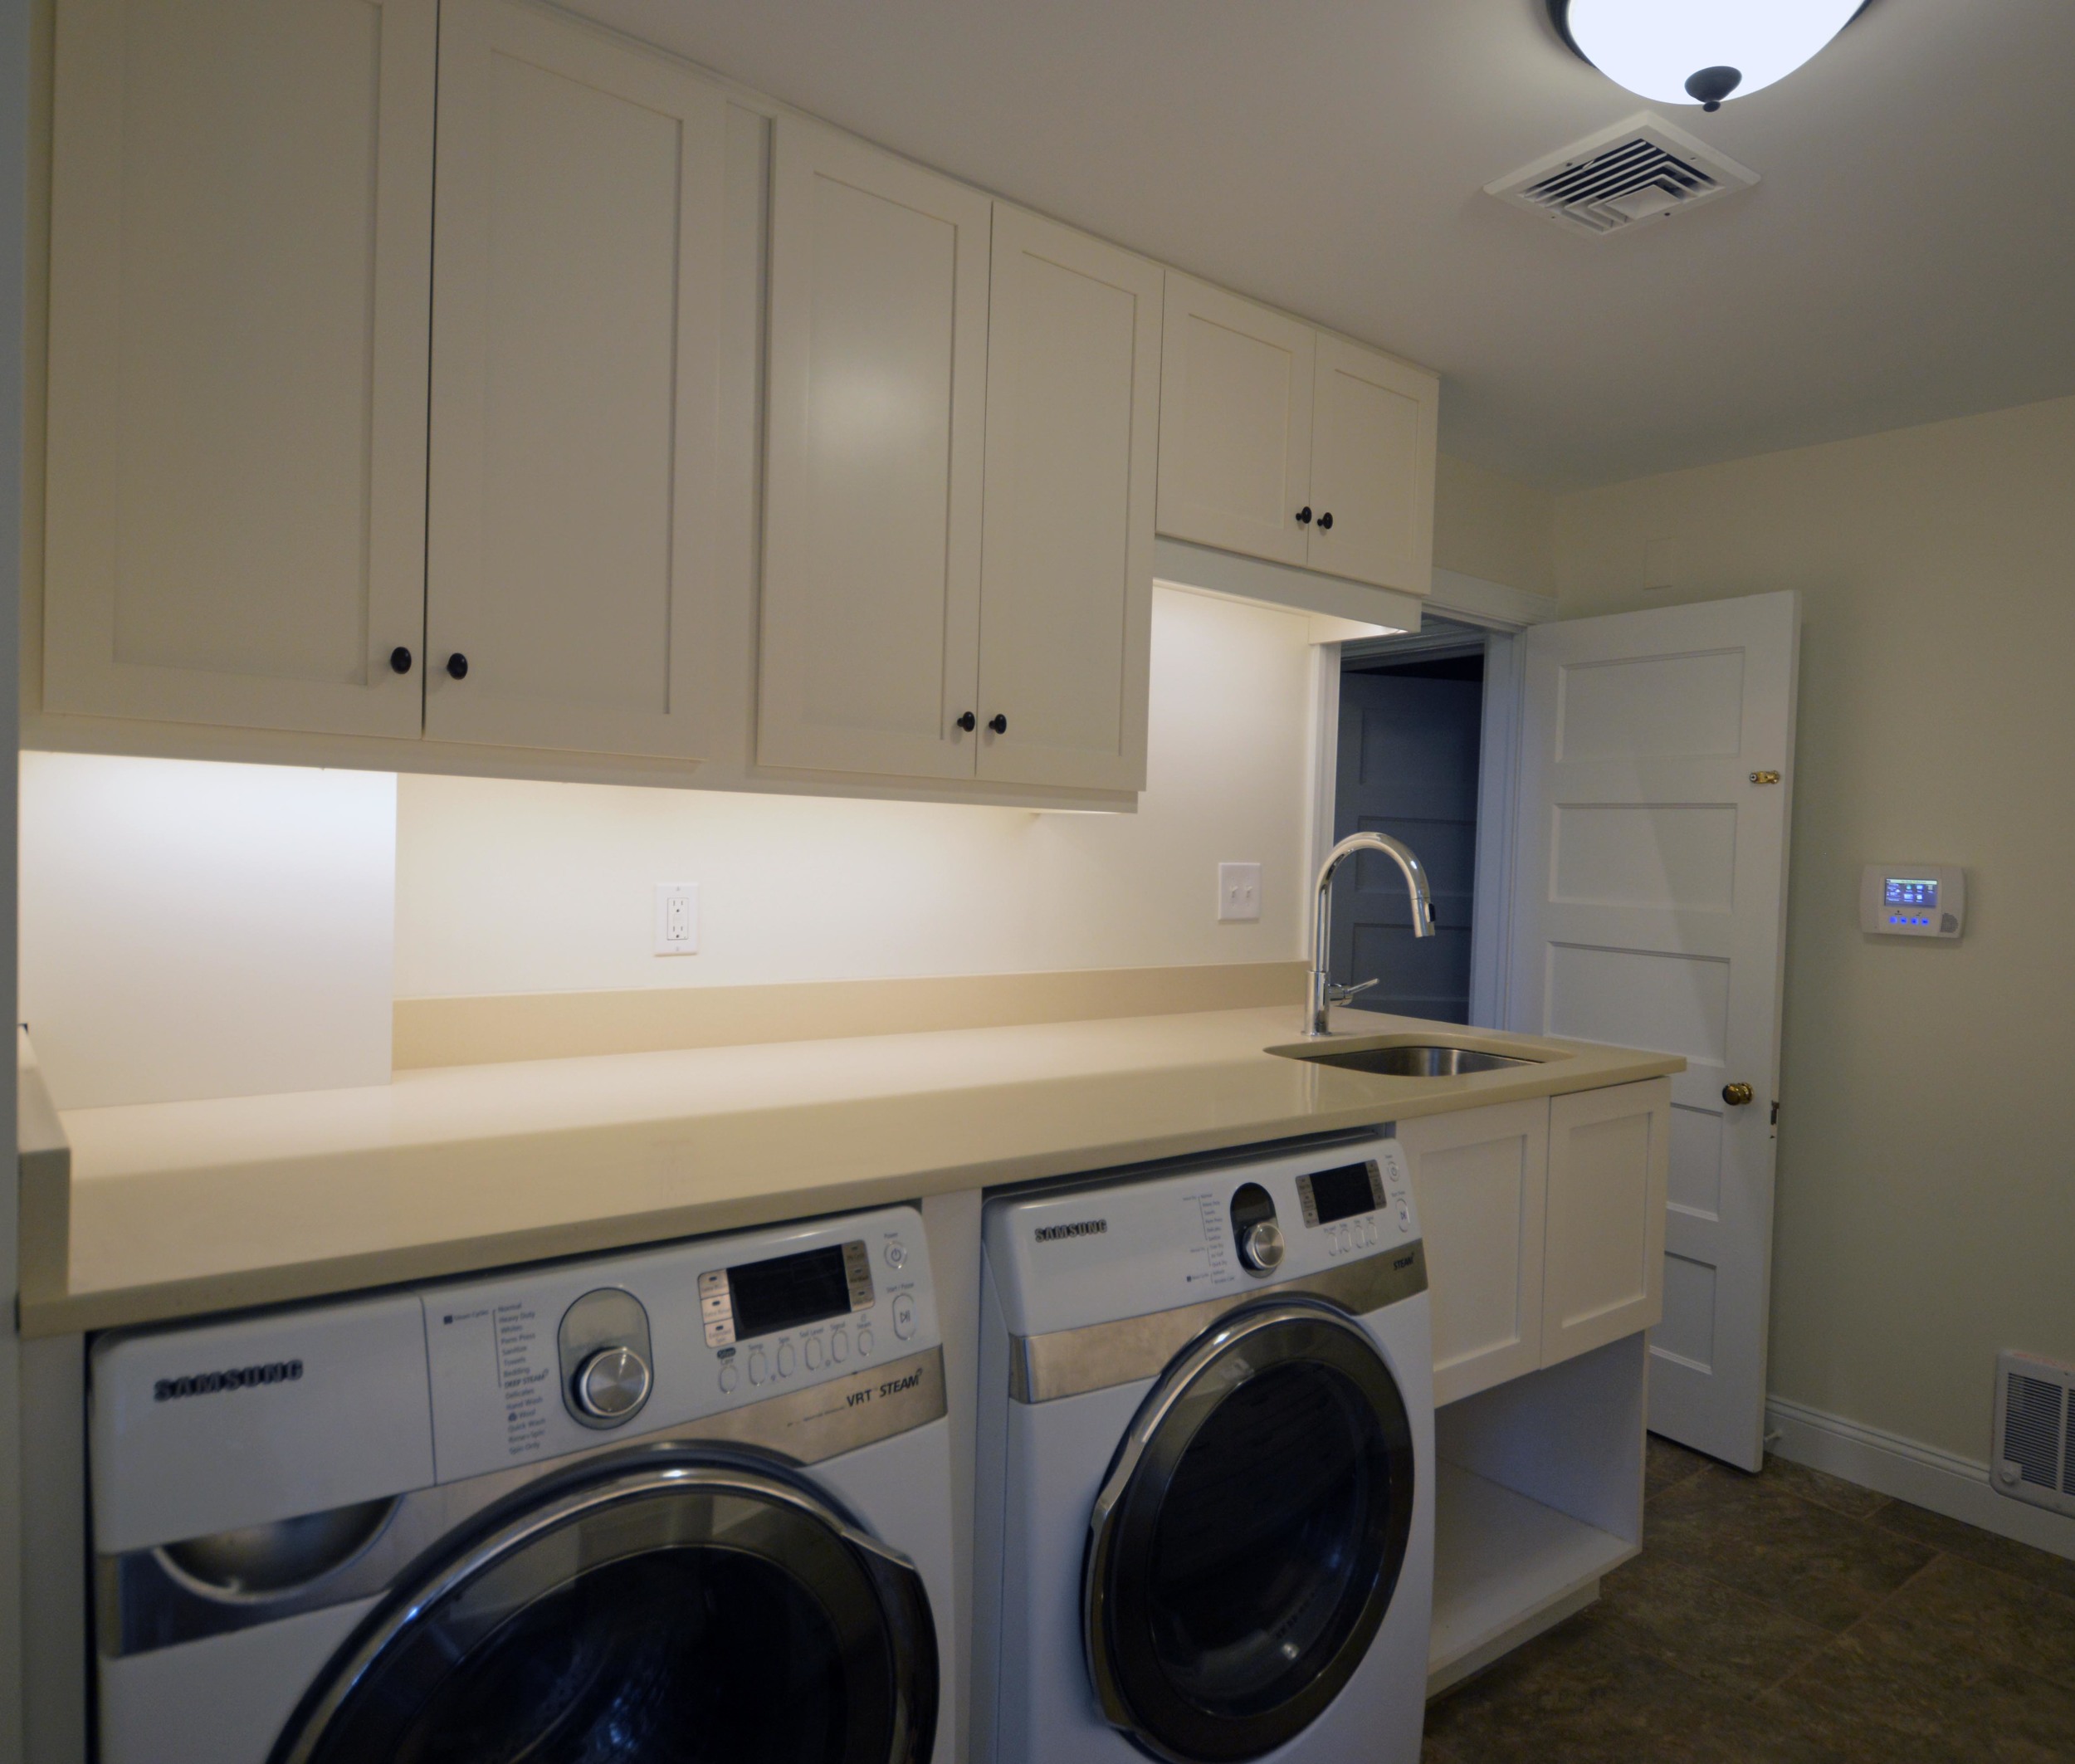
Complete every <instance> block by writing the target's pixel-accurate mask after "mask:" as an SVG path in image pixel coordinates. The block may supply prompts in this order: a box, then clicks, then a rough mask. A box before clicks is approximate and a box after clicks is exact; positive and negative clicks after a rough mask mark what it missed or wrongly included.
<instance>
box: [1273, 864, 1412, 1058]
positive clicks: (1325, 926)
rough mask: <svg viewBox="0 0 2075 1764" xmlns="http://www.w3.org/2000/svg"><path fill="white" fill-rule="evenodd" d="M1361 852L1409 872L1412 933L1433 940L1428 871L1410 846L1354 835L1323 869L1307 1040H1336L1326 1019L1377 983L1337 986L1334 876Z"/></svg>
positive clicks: (1313, 935)
mask: <svg viewBox="0 0 2075 1764" xmlns="http://www.w3.org/2000/svg"><path fill="white" fill-rule="evenodd" d="M1357 852H1381V853H1383V854H1384V856H1385V857H1386V858H1390V859H1391V860H1393V861H1394V862H1395V863H1396V864H1397V866H1398V867H1399V869H1400V870H1402V871H1403V872H1404V877H1405V891H1406V892H1407V893H1409V895H1410V896H1411V897H1412V934H1413V936H1415V937H1431V936H1433V893H1432V892H1431V891H1429V889H1428V887H1427V872H1426V869H1425V867H1423V865H1422V864H1421V863H1420V862H1419V860H1418V858H1416V857H1415V856H1413V852H1412V849H1411V848H1410V847H1409V846H1405V845H1401V844H1399V843H1398V841H1397V840H1395V839H1394V838H1391V836H1390V835H1389V833H1350V834H1349V835H1348V836H1347V838H1345V839H1343V840H1341V841H1340V843H1339V844H1338V845H1336V846H1335V847H1334V848H1333V849H1332V850H1331V851H1330V852H1328V853H1326V862H1324V863H1322V864H1321V865H1320V866H1319V883H1318V902H1317V911H1316V916H1314V918H1313V920H1312V923H1311V999H1310V1002H1309V1003H1308V1004H1307V1005H1306V1009H1305V1013H1304V1033H1305V1034H1306V1036H1311V1037H1316V1036H1320V1035H1330V1034H1331V1033H1333V1031H1332V1030H1331V1029H1330V1028H1328V1027H1327V1024H1326V1014H1327V1012H1328V1011H1329V1010H1330V1009H1331V1008H1332V1007H1333V1006H1334V1005H1335V1004H1345V1003H1346V1002H1347V1001H1348V1000H1349V999H1351V998H1353V997H1354V996H1355V994H1356V993H1358V992H1366V991H1368V990H1369V988H1370V987H1371V986H1374V985H1375V984H1376V982H1375V981H1374V980H1364V981H1363V982H1362V983H1361V985H1359V986H1335V985H1334V984H1333V978H1332V974H1331V971H1330V970H1331V968H1332V965H1333V872H1335V870H1337V869H1338V868H1339V867H1340V861H1341V860H1342V859H1343V858H1350V857H1352V856H1353V855H1354V854H1355V853H1357Z"/></svg>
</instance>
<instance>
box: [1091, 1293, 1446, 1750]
mask: <svg viewBox="0 0 2075 1764" xmlns="http://www.w3.org/2000/svg"><path fill="white" fill-rule="evenodd" d="M1412 1507H1413V1447H1412V1427H1411V1423H1410V1420H1409V1417H1408V1415H1407V1414H1406V1410H1405V1405H1404V1398H1403V1397H1402V1396H1401V1395H1399V1390H1398V1385H1397V1380H1395V1379H1394V1378H1393V1377H1392V1376H1391V1373H1390V1369H1389V1366H1387V1365H1386V1364H1385V1363H1384V1359H1383V1356H1382V1355H1381V1354H1380V1353H1379V1351H1378V1350H1377V1348H1376V1346H1375V1343H1374V1341H1373V1340H1372V1339H1371V1337H1370V1336H1369V1332H1368V1331H1367V1330H1365V1328H1364V1327H1362V1326H1361V1324H1360V1322H1357V1321H1356V1320H1355V1319H1354V1318H1352V1317H1349V1316H1348V1315H1347V1314H1346V1313H1345V1312H1341V1311H1340V1310H1338V1309H1336V1308H1335V1307H1332V1306H1330V1305H1328V1304H1324V1303H1321V1302H1316V1301H1313V1300H1307V1299H1302V1298H1293V1299H1290V1300H1287V1301H1284V1302H1276V1303H1270V1304H1264V1305H1262V1306H1260V1307H1255V1308H1252V1309H1249V1310H1246V1311H1242V1312H1234V1313H1233V1314H1231V1315H1230V1316H1228V1317H1225V1318H1223V1319H1222V1320H1221V1321H1220V1322H1219V1323H1218V1327H1216V1328H1215V1329H1213V1330H1212V1331H1211V1332H1208V1334H1206V1335H1204V1336H1202V1337H1200V1338H1199V1340H1198V1341H1197V1342H1196V1343H1195V1344H1194V1346H1191V1347H1190V1348H1189V1349H1188V1350H1187V1351H1184V1353H1183V1354H1182V1355H1181V1356H1179V1358H1178V1359H1177V1360H1176V1361H1174V1364H1173V1365H1172V1366H1169V1368H1168V1370H1167V1371H1166V1372H1165V1373H1164V1375H1163V1376H1162V1377H1161V1379H1160V1382H1159V1383H1158V1384H1157V1385H1155V1387H1154V1389H1153V1390H1152V1392H1151V1393H1150V1395H1148V1396H1147V1398H1146V1400H1145V1402H1144V1404H1143V1405H1140V1410H1139V1413H1138V1415H1137V1418H1136V1419H1135V1420H1134V1422H1133V1423H1132V1425H1131V1429H1130V1432H1129V1433H1127V1434H1125V1438H1124V1441H1123V1443H1122V1444H1121V1445H1120V1447H1119V1448H1118V1450H1117V1454H1116V1459H1115V1460H1114V1461H1113V1463H1112V1464H1111V1470H1110V1473H1109V1475H1108V1477H1107V1478H1106V1479H1105V1482H1104V1485H1103V1488H1102V1492H1101V1494H1100V1496H1099V1497H1098V1498H1097V1499H1096V1506H1095V1510H1094V1512H1093V1514H1092V1516H1091V1521H1090V1528H1089V1535H1088V1545H1087V1551H1086V1558H1085V1561H1084V1565H1083V1571H1082V1586H1081V1617H1082V1627H1083V1633H1084V1639H1085V1643H1086V1650H1087V1657H1088V1666H1089V1671H1090V1673H1091V1676H1092V1678H1093V1679H1094V1681H1095V1687H1096V1694H1097V1696H1098V1698H1100V1699H1101V1703H1102V1706H1103V1710H1104V1713H1105V1714H1106V1716H1107V1717H1108V1718H1109V1719H1110V1720H1111V1722H1113V1723H1114V1724H1115V1725H1116V1726H1117V1727H1121V1728H1123V1729H1125V1731H1126V1732H1130V1734H1131V1735H1132V1736H1133V1737H1134V1738H1135V1739H1136V1740H1137V1741H1138V1742H1140V1744H1141V1745H1142V1746H1144V1747H1146V1748H1147V1749H1148V1750H1150V1751H1151V1752H1154V1753H1155V1755H1157V1756H1159V1757H1164V1758H1168V1759H1170V1760H1174V1761H1175V1764H1224V1761H1228V1760H1238V1759H1246V1758H1254V1757H1260V1756H1261V1755H1262V1754H1263V1753H1264V1752H1272V1751H1273V1750H1274V1749H1275V1748H1276V1747H1278V1746H1281V1745H1282V1744H1284V1743H1286V1742H1287V1741H1289V1740H1291V1738H1294V1737H1296V1735H1297V1734H1299V1733H1301V1732H1303V1730H1304V1729H1305V1728H1306V1727H1308V1726H1310V1725H1311V1722H1313V1721H1315V1720H1316V1719H1317V1718H1318V1717H1319V1715H1320V1714H1321V1713H1323V1712H1324V1710H1325V1709H1326V1706H1327V1705H1328V1704H1329V1703H1331V1702H1332V1700H1333V1698H1335V1696H1337V1695H1338V1694H1339V1693H1340V1690H1341V1689H1342V1688H1344V1687H1345V1684H1346V1683H1347V1681H1348V1679H1349V1678H1351V1677H1352V1676H1353V1675H1354V1673H1355V1669H1356V1668H1357V1667H1359V1666H1360V1664H1361V1661H1362V1658H1363V1656H1364V1655H1365V1654H1366V1652H1367V1651H1368V1648H1369V1643H1370V1642H1371V1641H1372V1640H1373V1639H1374V1637H1375V1635H1376V1631H1377V1630H1378V1628H1379V1626H1380V1625H1381V1624H1382V1622H1383V1619H1384V1612H1385V1611H1386V1610H1388V1609H1389V1604H1390V1599H1391V1595H1392V1593H1393V1591H1394V1590H1395V1588H1396V1586H1397V1581H1398V1576H1399V1570H1400V1568H1401V1567H1402V1566H1403V1565H1404V1557H1405V1550H1406V1545H1407V1542H1408V1541H1409V1537H1410V1534H1411V1529H1412Z"/></svg>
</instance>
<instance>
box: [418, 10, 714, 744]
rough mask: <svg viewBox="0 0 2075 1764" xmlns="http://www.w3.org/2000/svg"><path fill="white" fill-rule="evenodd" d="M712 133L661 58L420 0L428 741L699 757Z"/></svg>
mask: <svg viewBox="0 0 2075 1764" xmlns="http://www.w3.org/2000/svg"><path fill="white" fill-rule="evenodd" d="M725 127H726V120H725V106H724V103H723V101H722V100H721V99H720V96H719V95H718V94H717V93H716V92H715V90H713V89H711V88H710V87H709V86H706V85H705V84H704V82H702V81H698V80H696V79H695V78H694V77H692V76H690V75H688V74H686V72H684V71H682V70H681V69H680V68H678V67H676V66H674V65H672V64H671V63H668V62H666V61H662V60H660V59H659V58H657V57H654V56H647V55H644V54H642V53H640V52H637V51H632V50H629V49H626V48H623V47H622V46H619V45H618V44H614V43H612V42H607V41H605V40H604V39H603V38H601V37H598V36H597V35H596V34H595V33H593V32H590V31H588V30H585V29H583V28H582V27H579V26H576V25H574V24H570V23H565V22H562V21H561V20H559V19H556V18H554V17H551V16H549V15H548V14H545V13H543V12H539V11H536V10H535V9H533V8H531V7H520V6H518V5H515V4H511V3H510V0H445V4H444V7H443V10H442V20H441V62H440V152H439V160H440V176H439V207H438V215H437V245H438V264H439V272H438V285H437V288H436V289H435V290H434V301H433V324H434V330H433V359H432V372H433V379H432V477H431V496H430V501H431V510H432V516H431V518H432V533H431V550H430V558H431V567H430V576H429V581H428V584H427V609H428V617H427V638H428V647H429V648H430V651H431V656H430V661H431V663H432V666H431V667H430V669H429V671H428V675H427V685H426V728H427V733H428V734H431V735H437V736H441V737H443V738H446V739H449V740H463V741H491V742H500V743H507V744H510V745H518V746H527V747H540V748H559V749H573V750H579V751H588V752H594V753H620V754H653V755H679V756H696V755H700V754H701V753H702V752H706V751H710V746H709V745H707V744H708V741H709V740H710V738H711V736H712V735H713V734H714V732H715V731H713V729H712V727H711V724H712V721H713V719H712V717H711V716H710V696H711V695H710V693H707V692H702V691H701V685H702V684H703V678H702V672H701V670H702V664H703V661H704V656H703V652H704V650H705V649H706V647H709V645H708V643H707V641H706V638H707V627H708V625H709V623H710V619H709V616H708V608H709V606H710V595H711V593H712V575H713V553H714V550H715V545H716V542H717V539H716V535H715V530H714V526H715V487H714V480H715V469H716V468H715V446H716V424H715V408H716V407H715V398H716V393H715V377H716V361H717V349H716V340H715V329H716V325H717V323H718V313H719V286H720V282H719V277H720V263H721V237H722V208H721V201H722V176H723V170H724V166H725ZM456 654H459V655H461V656H464V657H466V660H467V664H468V665H467V672H466V676H465V677H462V678H459V679H457V678H454V677H451V676H450V674H449V673H448V672H447V660H448V658H449V657H451V656H453V655H456Z"/></svg>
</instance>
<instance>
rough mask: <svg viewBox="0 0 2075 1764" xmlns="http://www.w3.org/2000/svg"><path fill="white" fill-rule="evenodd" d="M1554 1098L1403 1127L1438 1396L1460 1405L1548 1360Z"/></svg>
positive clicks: (1469, 1111)
mask: <svg viewBox="0 0 2075 1764" xmlns="http://www.w3.org/2000/svg"><path fill="white" fill-rule="evenodd" d="M1549 1110H1550V1105H1549V1103H1548V1102H1547V1101H1546V1100H1545V1099H1544V1098H1541V1097H1536V1098H1535V1100H1534V1101H1532V1102H1507V1103H1501V1104H1500V1105H1499V1106H1498V1107H1495V1108H1482V1109H1465V1110H1464V1111H1462V1112H1461V1113H1459V1114H1452V1115H1429V1116H1427V1117H1423V1118H1422V1119H1420V1120H1417V1121H1401V1122H1400V1123H1399V1126H1398V1142H1399V1144H1400V1145H1401V1146H1404V1148H1405V1154H1406V1156H1407V1158H1408V1160H1409V1162H1410V1163H1411V1165H1412V1185H1413V1194H1414V1195H1415V1197H1416V1199H1417V1200H1418V1205H1419V1227H1420V1231H1421V1233H1422V1234H1423V1236H1424V1238H1425V1239H1426V1245H1427V1268H1428V1278H1429V1281H1430V1283H1431V1287H1432V1291H1433V1394H1434V1400H1435V1401H1436V1402H1437V1403H1450V1402H1453V1401H1454V1400H1456V1399H1457V1397H1462V1396H1468V1395H1471V1394H1472V1392H1474V1391H1477V1390H1487V1389H1488V1388H1490V1386H1492V1385H1496V1384H1503V1383H1505V1382H1506V1380H1507V1379H1509V1378H1517V1377H1519V1376H1521V1374H1522V1373H1523V1372H1531V1371H1535V1369H1536V1368H1537V1367H1538V1366H1540V1365H1541V1363H1542V1242H1543V1225H1544V1202H1545V1195H1546V1182H1545V1175H1546V1171H1547V1170H1548V1165H1549Z"/></svg>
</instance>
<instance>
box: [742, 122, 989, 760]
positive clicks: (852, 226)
mask: <svg viewBox="0 0 2075 1764" xmlns="http://www.w3.org/2000/svg"><path fill="white" fill-rule="evenodd" d="M993 206H994V205H993V204H992V203H990V202H989V199H988V198H986V197H984V196H982V195H980V194H979V193H978V192H976V191H974V190H971V189H969V188H966V187H965V186H964V185H963V184H959V183H953V182H952V181H951V180H950V179H949V178H940V177H937V176H936V175H935V174H934V173H930V172H925V171H923V170H921V169H919V168H918V167H915V166H913V165H911V164H908V163H907V162H906V161H905V160H901V159H895V158H893V157H892V156H891V155H890V154H882V153H880V152H877V151H876V150H875V149H872V148H869V147H866V146H864V145H862V144H860V143H858V142H857V141H854V140H852V139H848V138H847V137H846V136H843V135H840V134H836V133H835V132H834V131H833V130H831V129H823V128H821V127H819V126H818V125H814V124H812V123H807V122H802V121H797V120H793V119H792V118H789V117H788V118H781V119H780V120H779V123H778V125H777V131H776V144H775V150H774V172H773V179H772V203H771V305H770V326H771V330H770V361H769V413H768V418H767V442H766V447H767V458H766V471H765V481H764V582H763V601H762V617H761V630H762V638H761V643H760V650H759V654H760V665H759V693H758V706H757V743H756V756H757V759H758V760H759V763H760V764H762V765H774V766H784V767H803V768H810V769H813V770H824V771H836V772H852V773H867V774H880V775H892V776H901V777H910V778H919V779H931V778H934V779H946V778H969V777H971V776H972V775H973V767H974V760H973V755H974V747H975V745H976V744H975V735H974V733H973V732H971V731H968V730H967V729H965V728H964V727H961V726H960V720H961V719H962V718H964V717H965V716H969V715H974V713H975V709H976V704H977V699H976V696H975V695H976V691H977V688H978V684H979V680H978V672H979V609H980V506H981V494H982V476H983V463H984V445H985V437H984V423H985V420H986V398H987V288H988V251H989V230H990V224H991V220H992V211H993ZM976 721H977V718H976Z"/></svg>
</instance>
